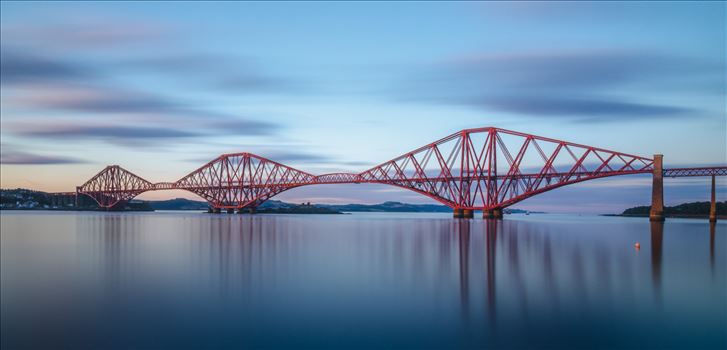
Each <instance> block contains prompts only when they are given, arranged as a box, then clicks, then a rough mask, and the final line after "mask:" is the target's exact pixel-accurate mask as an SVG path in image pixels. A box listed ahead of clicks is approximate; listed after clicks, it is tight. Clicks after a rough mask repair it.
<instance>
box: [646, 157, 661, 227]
mask: <svg viewBox="0 0 727 350" xmlns="http://www.w3.org/2000/svg"><path fill="white" fill-rule="evenodd" d="M652 178H653V182H652V184H651V210H650V211H649V220H650V221H664V155H661V154H655V155H654V172H653V175H652Z"/></svg>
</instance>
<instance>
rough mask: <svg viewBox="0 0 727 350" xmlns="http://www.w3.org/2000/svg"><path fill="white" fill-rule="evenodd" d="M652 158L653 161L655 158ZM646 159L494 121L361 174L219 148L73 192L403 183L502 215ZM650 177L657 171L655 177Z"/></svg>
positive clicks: (256, 200) (125, 197)
mask: <svg viewBox="0 0 727 350" xmlns="http://www.w3.org/2000/svg"><path fill="white" fill-rule="evenodd" d="M655 159H656V163H655ZM661 168H662V167H661V157H660V156H659V157H656V158H648V157H641V156H637V155H632V154H627V153H622V152H616V151H610V150H607V149H603V148H597V147H591V146H586V145H581V144H577V143H573V142H566V141H560V140H555V139H551V138H547V137H541V136H535V135H530V134H525V133H521V132H517V131H510V130H504V129H500V128H495V127H487V128H477V129H466V130H462V131H459V132H456V133H454V134H451V135H449V136H447V137H445V138H442V139H440V140H438V141H435V142H432V143H430V144H428V145H426V146H423V147H420V148H417V149H415V150H413V151H411V152H408V153H406V154H404V155H401V156H399V157H397V158H394V159H392V160H389V161H387V162H384V163H381V164H379V165H377V166H375V167H373V168H371V169H368V170H366V171H363V172H361V173H333V174H324V175H313V174H310V173H307V172H305V171H301V170H298V169H295V168H292V167H289V166H287V165H284V164H281V163H278V162H275V161H273V160H270V159H267V158H264V157H261V156H258V155H255V154H251V153H233V154H223V155H221V156H219V157H217V158H215V159H213V160H212V161H210V162H209V163H207V164H205V165H203V166H202V167H200V168H198V169H197V170H194V171H192V172H191V173H189V174H188V175H186V176H184V177H182V178H181V179H179V180H177V181H175V182H160V183H152V182H150V181H147V180H145V179H143V178H142V177H140V176H138V175H136V174H134V173H132V172H130V171H128V170H126V169H124V168H122V167H120V166H118V165H111V166H108V167H106V168H105V169H103V170H102V171H101V172H99V173H98V174H96V175H95V176H94V177H92V178H91V179H90V180H88V181H87V182H86V183H84V184H83V185H81V186H79V187H77V189H76V192H77V194H83V195H86V196H89V197H91V198H93V199H94V200H95V201H96V202H97V203H98V205H99V206H101V207H103V208H111V207H114V206H117V205H119V204H120V203H124V202H126V201H129V200H131V199H132V198H134V197H136V196H138V195H139V194H141V193H143V192H147V191H155V190H168V189H182V190H187V191H190V192H193V193H195V194H197V195H199V196H200V197H202V198H204V199H205V200H207V201H208V202H209V204H210V206H211V207H212V208H215V209H217V210H219V209H228V210H234V209H238V210H242V209H251V210H254V208H256V207H257V206H259V205H260V204H261V203H263V202H264V201H266V200H268V199H269V198H271V197H273V196H275V195H277V194H279V193H281V192H283V191H286V190H289V189H292V188H296V187H300V186H306V185H316V184H343V183H374V184H387V185H393V186H397V187H401V188H405V189H408V190H411V191H414V192H417V193H420V194H422V195H425V196H427V197H430V198H432V199H434V200H436V201H439V202H441V203H443V204H445V205H447V206H449V207H451V208H453V209H454V211H455V215H458V212H459V213H460V215H462V213H464V214H463V215H464V216H467V214H468V213H469V215H470V216H471V212H472V211H473V210H483V211H484V212H485V215H488V213H494V215H495V216H498V215H499V216H501V215H502V211H501V210H502V209H503V208H505V207H508V206H510V205H513V204H515V203H517V202H520V201H522V200H524V199H526V198H529V197H532V196H534V195H537V194H539V193H543V192H546V191H549V190H552V189H556V188H559V187H561V186H565V185H569V184H573V183H577V182H582V181H586V180H592V179H598V178H603V177H609V176H616V175H630V174H642V173H654V174H656V171H655V169H657V170H658V169H661ZM660 175H663V176H665V177H670V176H671V177H676V176H714V175H727V167H712V168H680V169H664V170H662V174H660ZM655 176H656V175H655Z"/></svg>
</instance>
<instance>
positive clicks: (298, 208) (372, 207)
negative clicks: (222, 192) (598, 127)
mask: <svg viewBox="0 0 727 350" xmlns="http://www.w3.org/2000/svg"><path fill="white" fill-rule="evenodd" d="M49 198H50V194H49V193H45V192H41V191H33V190H28V189H12V190H11V189H7V190H1V191H0V208H2V209H63V210H79V209H83V210H97V208H98V207H97V206H96V204H95V203H93V201H92V200H85V201H84V202H86V204H84V205H83V206H82V207H79V208H74V207H73V205H71V204H68V205H66V206H64V207H63V208H60V207H52V206H51V205H50V203H51V202H50V199H49ZM126 207H127V210H207V209H208V208H209V204H208V203H207V202H205V201H197V200H191V199H186V198H175V199H168V200H160V201H148V200H138V199H135V200H132V201H130V202H129V203H127V205H126ZM257 209H258V211H259V212H260V211H263V212H268V213H313V212H315V213H337V212H402V213H403V212H409V213H449V212H451V211H452V208H449V207H447V206H445V205H440V204H409V203H401V202H394V201H389V202H384V203H380V204H311V203H300V204H293V203H286V202H283V201H279V200H268V201H265V202H264V203H262V204H261V205H260V206H259V207H258V208H257ZM318 209H320V210H318ZM504 211H505V213H508V214H522V213H528V211H527V210H520V209H509V208H507V209H505V210H504ZM646 212H647V215H648V207H647V210H646ZM530 213H535V212H530Z"/></svg>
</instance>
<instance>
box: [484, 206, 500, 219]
mask: <svg viewBox="0 0 727 350" xmlns="http://www.w3.org/2000/svg"><path fill="white" fill-rule="evenodd" d="M482 218H483V219H502V209H498V208H495V209H491V210H483V211H482Z"/></svg>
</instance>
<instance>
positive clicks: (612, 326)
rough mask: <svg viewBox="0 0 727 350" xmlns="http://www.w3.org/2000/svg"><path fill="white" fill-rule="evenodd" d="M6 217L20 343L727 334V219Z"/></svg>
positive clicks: (5, 311)
mask: <svg viewBox="0 0 727 350" xmlns="http://www.w3.org/2000/svg"><path fill="white" fill-rule="evenodd" d="M1 218H2V220H1V223H2V227H1V228H2V231H1V232H2V233H1V235H0V237H1V241H0V243H1V247H2V250H1V253H2V254H1V259H2V260H1V262H2V264H1V265H0V266H1V273H2V275H1V277H2V278H1V282H2V283H1V290H0V292H1V293H0V296H1V298H0V300H1V302H2V304H1V307H2V309H1V310H2V313H1V314H2V319H1V327H2V329H1V330H2V333H1V340H2V347H3V348H4V349H13V348H134V349H140V348H242V347H244V348H301V347H307V348H392V347H407V348H488V347H489V348H523V347H539V348H542V347H552V348H564V347H572V348H583V347H597V348H724V347H725V346H726V345H727V344H726V337H727V319H726V316H725V314H726V313H727V302H726V300H727V296H726V288H725V280H726V277H725V276H726V275H727V273H726V271H725V270H726V269H725V252H726V250H727V249H726V248H727V242H726V238H727V237H726V235H727V233H726V232H725V231H727V225H725V224H724V223H718V224H717V225H716V226H714V225H713V226H711V227H710V225H709V224H708V223H707V222H706V220H678V219H672V220H668V221H667V222H666V224H663V226H662V225H656V226H651V225H650V223H649V222H648V221H647V220H645V219H636V218H609V217H586V216H582V217H579V216H559V215H530V216H522V215H510V216H506V218H505V220H502V221H499V222H498V221H484V220H481V219H475V220H462V219H459V220H454V219H451V218H450V214H352V215H322V216H319V215H278V216H270V215H268V216H266V215H257V216H249V215H224V214H223V215H211V214H202V213H171V212H170V213H109V214H105V213H60V212H7V211H5V212H2V214H1ZM635 242H639V243H640V244H641V249H640V250H636V249H634V243H635Z"/></svg>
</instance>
